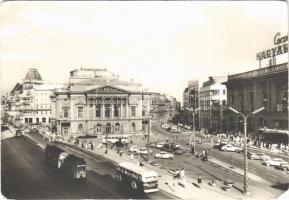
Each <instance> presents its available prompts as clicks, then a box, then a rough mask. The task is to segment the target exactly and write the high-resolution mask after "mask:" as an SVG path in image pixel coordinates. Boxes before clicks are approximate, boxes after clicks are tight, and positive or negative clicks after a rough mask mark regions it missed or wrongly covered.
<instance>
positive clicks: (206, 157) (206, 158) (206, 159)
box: [205, 151, 208, 161]
mask: <svg viewBox="0 0 289 200" xmlns="http://www.w3.org/2000/svg"><path fill="white" fill-rule="evenodd" d="M205 161H208V151H205Z"/></svg>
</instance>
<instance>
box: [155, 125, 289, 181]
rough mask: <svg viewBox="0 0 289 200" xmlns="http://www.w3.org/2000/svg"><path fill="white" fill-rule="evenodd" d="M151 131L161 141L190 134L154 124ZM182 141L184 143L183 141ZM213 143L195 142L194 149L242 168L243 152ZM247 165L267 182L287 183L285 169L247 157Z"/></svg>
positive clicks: (272, 154)
mask: <svg viewBox="0 0 289 200" xmlns="http://www.w3.org/2000/svg"><path fill="white" fill-rule="evenodd" d="M152 131H153V132H154V133H158V134H160V135H163V137H162V138H163V139H162V141H164V140H165V138H171V140H173V138H174V136H176V135H177V136H179V138H182V135H186V138H188V137H189V136H190V135H191V134H189V135H188V134H186V133H185V131H187V130H185V129H182V133H170V132H168V131H166V130H164V129H162V128H160V126H159V125H155V126H153V128H152ZM200 139H201V137H200V134H196V141H199V140H200ZM183 142H184V143H183ZM180 143H183V144H182V145H186V144H187V143H188V140H181V139H180ZM212 147H213V144H212V143H209V142H203V143H202V144H198V142H196V151H199V152H201V151H202V150H208V149H210V156H212V157H214V158H216V159H218V160H221V161H223V162H226V163H228V164H231V165H232V166H233V167H238V168H241V169H243V165H244V162H243V159H244V156H243V154H240V153H235V152H223V151H220V150H218V149H213V148H212ZM249 151H251V152H260V151H258V150H256V149H249ZM266 155H269V156H271V157H276V158H282V159H284V160H285V161H289V158H288V156H283V155H276V154H274V153H266ZM248 166H249V172H252V173H253V174H256V175H258V176H260V177H262V178H264V179H265V180H267V181H268V182H270V183H271V184H272V185H276V186H277V185H280V187H282V185H283V184H288V179H289V174H288V173H286V172H285V171H282V170H278V169H275V168H274V167H266V166H265V165H262V163H261V161H260V160H249V159H248ZM264 172H265V175H264Z"/></svg>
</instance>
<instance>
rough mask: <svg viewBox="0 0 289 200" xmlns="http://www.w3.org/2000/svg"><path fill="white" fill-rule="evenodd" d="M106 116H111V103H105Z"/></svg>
mask: <svg viewBox="0 0 289 200" xmlns="http://www.w3.org/2000/svg"><path fill="white" fill-rule="evenodd" d="M105 117H110V105H105Z"/></svg>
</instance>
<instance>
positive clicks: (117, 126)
mask: <svg viewBox="0 0 289 200" xmlns="http://www.w3.org/2000/svg"><path fill="white" fill-rule="evenodd" d="M115 132H120V124H119V123H116V124H115Z"/></svg>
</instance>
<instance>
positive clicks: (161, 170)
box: [30, 137, 276, 200]
mask: <svg viewBox="0 0 289 200" xmlns="http://www.w3.org/2000/svg"><path fill="white" fill-rule="evenodd" d="M30 139H31V137H30ZM62 143H63V144H66V145H68V146H71V147H73V148H78V149H81V150H82V151H87V152H93V153H95V154H98V155H102V156H104V157H106V158H108V159H110V160H113V161H114V162H117V163H120V162H133V163H135V164H137V159H135V160H130V156H129V155H128V154H126V153H123V154H122V156H120V155H119V154H117V152H116V151H114V150H112V149H109V150H108V153H107V154H105V148H101V149H97V148H95V149H94V150H90V149H83V148H81V146H80V144H79V145H74V144H71V143H69V142H66V141H63V142H62ZM94 147H97V145H94ZM212 161H213V162H215V163H216V164H218V165H221V166H222V167H225V168H227V167H228V168H227V169H229V166H227V165H228V164H226V163H222V162H220V161H218V160H212ZM143 167H144V168H146V169H152V170H155V171H156V172H157V173H158V175H159V189H160V190H162V191H164V192H166V193H168V194H170V195H172V196H174V197H176V198H177V199H220V200H221V199H252V198H258V199H273V198H276V196H273V194H271V193H270V192H268V191H264V190H262V189H260V188H256V187H253V186H250V188H251V189H250V191H252V192H251V194H250V195H249V196H246V195H244V194H242V193H241V191H240V190H238V189H236V188H232V190H231V191H227V192H226V191H224V190H223V189H221V186H222V185H223V183H222V182H220V181H219V182H217V185H216V186H210V185H209V184H208V182H209V181H210V180H204V179H203V180H202V188H201V189H199V188H197V187H196V185H197V182H196V180H193V179H192V178H190V177H186V181H185V185H186V187H183V186H181V185H179V182H180V180H177V179H176V180H174V179H173V176H172V175H171V174H169V173H168V172H167V171H166V169H165V167H164V166H161V165H160V166H151V165H149V164H148V163H145V166H143ZM229 170H233V169H229ZM234 170H235V171H237V172H236V173H241V174H243V172H242V170H241V169H234ZM249 177H250V178H253V179H257V180H259V181H260V179H259V178H257V177H254V176H253V174H249Z"/></svg>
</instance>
